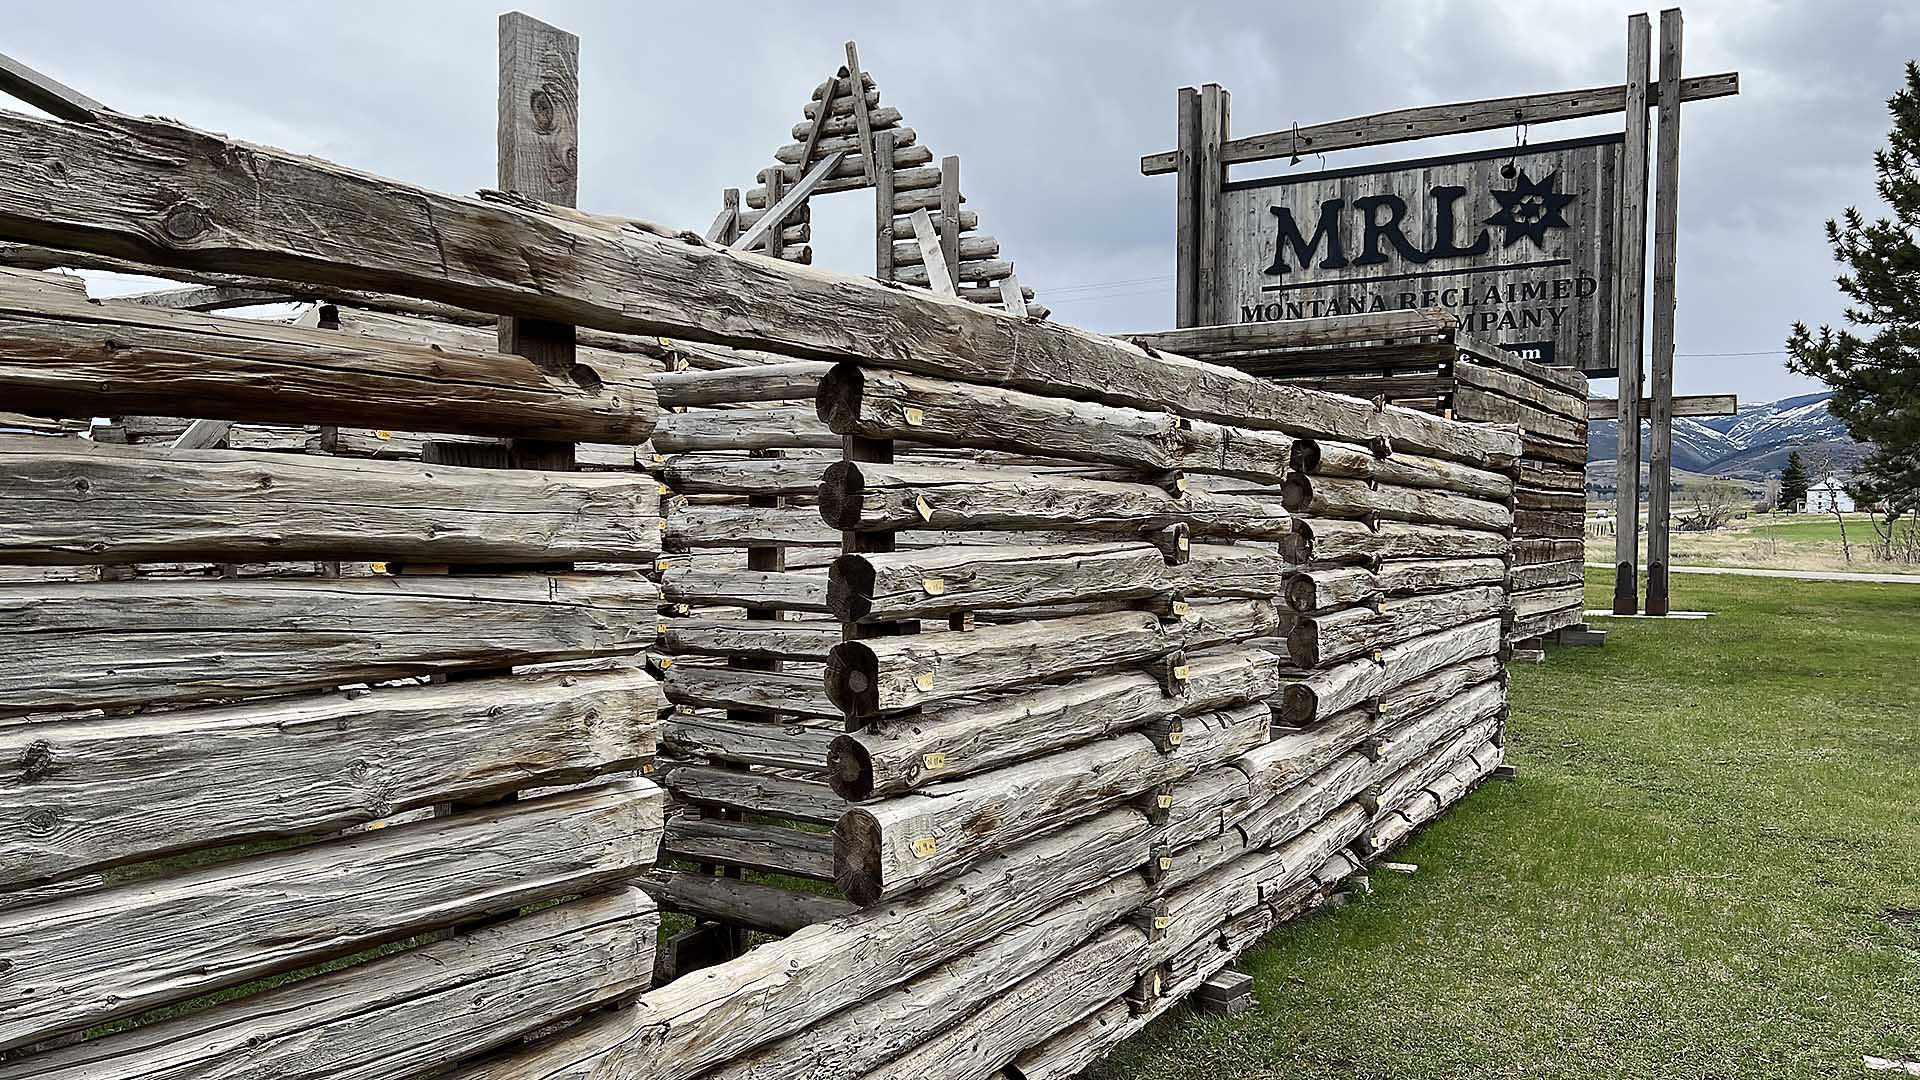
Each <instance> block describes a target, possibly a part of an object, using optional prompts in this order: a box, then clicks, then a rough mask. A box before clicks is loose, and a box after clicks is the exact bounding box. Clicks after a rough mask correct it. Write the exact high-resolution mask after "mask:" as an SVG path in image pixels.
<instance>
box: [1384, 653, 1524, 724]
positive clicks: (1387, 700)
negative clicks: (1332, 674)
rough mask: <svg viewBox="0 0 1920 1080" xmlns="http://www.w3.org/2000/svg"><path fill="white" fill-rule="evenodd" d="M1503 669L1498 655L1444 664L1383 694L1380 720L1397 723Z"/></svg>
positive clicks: (1493, 676) (1481, 681)
mask: <svg viewBox="0 0 1920 1080" xmlns="http://www.w3.org/2000/svg"><path fill="white" fill-rule="evenodd" d="M1504 670H1505V669H1504V668H1503V667H1502V666H1501V664H1500V659H1499V657H1497V656H1481V657H1476V658H1475V659H1472V660H1468V661H1465V662H1463V663H1459V664H1452V665H1449V666H1447V667H1443V668H1441V669H1440V670H1438V671H1435V672H1432V673H1430V674H1427V675H1423V676H1421V677H1420V678H1418V679H1414V680H1413V681H1411V682H1408V683H1403V684H1402V685H1400V686H1397V687H1394V688H1393V689H1391V690H1388V691H1386V692H1385V693H1382V694H1381V695H1380V707H1379V710H1378V711H1379V714H1380V719H1381V720H1382V721H1387V722H1393V723H1398V722H1399V721H1400V719H1401V718H1403V717H1408V716H1418V715H1419V714H1421V713H1423V712H1426V711H1427V710H1428V709H1431V708H1434V707H1436V706H1438V705H1442V704H1445V703H1446V702H1448V701H1451V700H1453V699H1454V698H1456V697H1458V696H1460V695H1461V694H1463V693H1465V692H1466V691H1467V689H1468V688H1469V687H1473V686H1477V685H1479V684H1480V683H1483V682H1486V681H1488V680H1489V679H1498V678H1500V677H1501V675H1502V672H1503V671H1504Z"/></svg>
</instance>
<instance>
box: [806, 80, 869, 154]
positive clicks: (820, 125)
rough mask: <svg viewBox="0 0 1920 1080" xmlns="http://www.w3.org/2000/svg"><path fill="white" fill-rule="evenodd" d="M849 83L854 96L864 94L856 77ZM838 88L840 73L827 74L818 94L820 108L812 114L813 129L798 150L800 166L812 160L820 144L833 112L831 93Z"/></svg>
mask: <svg viewBox="0 0 1920 1080" xmlns="http://www.w3.org/2000/svg"><path fill="white" fill-rule="evenodd" d="M851 85H852V87H853V96H854V97H855V98H860V97H863V96H864V94H863V91H864V90H865V87H862V86H861V85H860V81H859V80H858V79H855V80H854V81H853V83H852V84H851ZM839 89H840V75H839V74H834V75H830V76H828V78H827V89H826V92H825V93H822V94H821V95H820V108H819V109H818V110H817V111H815V112H814V114H813V129H812V130H810V131H808V132H807V145H806V148H805V149H803V150H801V151H800V166H801V167H802V168H805V167H806V164H807V162H809V161H812V160H813V151H814V149H815V148H816V147H818V146H819V145H820V135H821V133H822V132H824V131H826V129H827V117H829V116H831V115H832V114H833V95H834V94H835V93H837V92H838V91H839Z"/></svg>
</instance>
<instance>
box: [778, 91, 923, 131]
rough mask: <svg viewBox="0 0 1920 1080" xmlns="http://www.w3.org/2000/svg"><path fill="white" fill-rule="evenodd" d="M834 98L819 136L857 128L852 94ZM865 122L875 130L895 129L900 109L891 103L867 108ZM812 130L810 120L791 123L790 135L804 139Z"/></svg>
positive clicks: (898, 121)
mask: <svg viewBox="0 0 1920 1080" xmlns="http://www.w3.org/2000/svg"><path fill="white" fill-rule="evenodd" d="M834 100H835V105H834V111H833V112H831V113H829V114H828V116H827V123H826V126H825V127H823V128H821V129H820V136H821V138H823V139H824V138H827V137H829V136H840V135H851V134H853V133H854V132H856V131H858V130H859V125H858V124H857V123H856V122H855V120H854V117H853V109H852V104H853V95H852V94H847V95H845V96H843V97H839V98H836V99H834ZM875 100H877V97H876V99H875ZM809 115H811V114H809ZM867 122H868V123H869V124H870V125H871V126H872V128H873V130H875V131H883V130H886V129H889V128H895V129H897V128H898V127H899V125H900V110H899V109H896V108H894V107H893V106H891V105H887V106H882V107H880V108H872V109H868V110H867ZM812 132H813V123H812V121H808V122H806V123H802V124H795V125H793V132H792V135H793V137H794V138H795V139H802V140H804V139H805V138H806V137H807V136H808V135H809V134H811V133H812Z"/></svg>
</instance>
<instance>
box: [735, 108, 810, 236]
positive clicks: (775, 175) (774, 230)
mask: <svg viewBox="0 0 1920 1080" xmlns="http://www.w3.org/2000/svg"><path fill="white" fill-rule="evenodd" d="M828 89H829V90H831V89H832V87H828ZM821 111H822V112H823V113H824V112H825V111H826V110H825V108H824V107H823V108H822V110H821ZM761 175H762V176H764V177H766V180H765V183H766V185H767V213H766V216H765V217H763V218H761V219H760V221H759V223H758V224H759V225H760V226H761V227H762V228H763V229H764V230H765V231H766V235H767V254H768V255H771V256H772V257H774V258H776V259H777V258H779V257H780V253H781V251H782V244H781V242H780V233H781V230H783V229H785V228H786V223H785V222H784V221H781V220H779V219H777V218H775V217H774V212H775V211H777V210H779V209H780V200H781V198H782V197H783V196H784V195H785V194H786V188H787V174H786V171H785V170H784V169H778V168H774V169H768V170H767V171H766V172H764V173H762V174H761ZM782 216H785V215H782ZM739 242H740V241H739V238H735V240H734V243H736V244H737V243H739Z"/></svg>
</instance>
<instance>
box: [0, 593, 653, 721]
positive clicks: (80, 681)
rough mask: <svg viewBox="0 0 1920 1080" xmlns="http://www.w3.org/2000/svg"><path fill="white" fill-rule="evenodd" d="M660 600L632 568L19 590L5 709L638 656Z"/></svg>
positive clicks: (0, 675) (1, 596)
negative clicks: (596, 572)
mask: <svg viewBox="0 0 1920 1080" xmlns="http://www.w3.org/2000/svg"><path fill="white" fill-rule="evenodd" d="M654 606H655V596H654V589H653V586H652V585H650V584H648V583H647V582H646V581H645V580H643V579H641V578H639V577H637V576H632V577H629V576H626V575H588V574H567V575H551V576H549V575H535V574H529V575H524V576H516V577H430V576H419V577H366V578H340V579H337V580H301V579H297V578H288V579H280V580H274V579H265V578H254V579H239V580H212V581H193V580H172V581H169V580H161V579H149V580H137V581H116V582H100V583H70V584H59V585H9V586H5V587H0V640H6V641H8V642H9V644H8V646H7V649H6V651H7V653H8V654H9V657H10V663H9V664H8V665H7V666H6V667H5V668H4V669H3V670H0V715H15V714H19V713H24V712H38V711H55V710H64V709H88V708H112V707H116V706H121V705H137V704H156V703H161V702H186V701H200V700H207V699H213V698H231V697H246V696H251V695H256V694H267V693H273V694H285V693H292V692H295V691H299V690H310V689H319V688H323V687H334V686H340V685H343V684H345V683H358V682H377V681H381V680H385V679H398V678H405V677H408V676H416V675H431V674H436V673H446V672H452V671H461V670H466V669H471V668H482V669H497V668H502V667H510V666H512V665H515V664H533V663H540V662H543V661H551V660H570V659H577V658H581V657H588V656H606V655H614V654H622V653H631V652H635V651H637V650H639V649H641V648H643V647H644V646H645V645H646V644H647V643H648V642H650V641H652V640H653V623H654V613H653V609H654ZM82 643H84V644H82Z"/></svg>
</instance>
